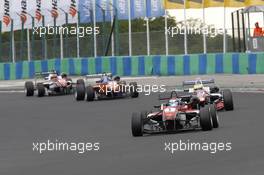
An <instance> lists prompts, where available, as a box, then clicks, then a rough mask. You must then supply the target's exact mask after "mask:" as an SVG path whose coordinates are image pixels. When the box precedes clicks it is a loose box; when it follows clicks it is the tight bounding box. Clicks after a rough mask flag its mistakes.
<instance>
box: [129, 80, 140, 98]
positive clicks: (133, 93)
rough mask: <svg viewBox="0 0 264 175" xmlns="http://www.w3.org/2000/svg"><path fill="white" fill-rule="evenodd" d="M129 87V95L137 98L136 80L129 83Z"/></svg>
mask: <svg viewBox="0 0 264 175" xmlns="http://www.w3.org/2000/svg"><path fill="white" fill-rule="evenodd" d="M129 88H130V96H131V97H132V98H137V97H138V95H139V93H138V91H137V83H136V82H132V83H129Z"/></svg>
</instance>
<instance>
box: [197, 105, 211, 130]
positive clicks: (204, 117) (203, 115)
mask: <svg viewBox="0 0 264 175" xmlns="http://www.w3.org/2000/svg"><path fill="white" fill-rule="evenodd" d="M200 125H201V128H202V130H203V131H209V130H212V129H213V121H212V117H211V115H210V111H209V106H205V107H204V108H201V109H200Z"/></svg>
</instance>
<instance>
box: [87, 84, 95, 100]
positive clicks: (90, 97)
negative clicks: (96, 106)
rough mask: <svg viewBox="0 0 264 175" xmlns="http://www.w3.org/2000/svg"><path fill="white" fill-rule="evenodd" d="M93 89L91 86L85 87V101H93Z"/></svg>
mask: <svg viewBox="0 0 264 175" xmlns="http://www.w3.org/2000/svg"><path fill="white" fill-rule="evenodd" d="M94 97H95V95H94V89H93V87H92V86H87V88H86V100H87V101H94Z"/></svg>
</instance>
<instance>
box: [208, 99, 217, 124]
mask: <svg viewBox="0 0 264 175" xmlns="http://www.w3.org/2000/svg"><path fill="white" fill-rule="evenodd" d="M209 109H210V114H211V117H212V122H213V128H218V127H219V122H218V115H217V111H216V108H215V105H214V104H210V105H209Z"/></svg>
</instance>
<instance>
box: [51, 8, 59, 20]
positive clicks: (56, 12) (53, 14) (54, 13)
mask: <svg viewBox="0 0 264 175" xmlns="http://www.w3.org/2000/svg"><path fill="white" fill-rule="evenodd" d="M51 16H52V17H53V18H58V16H59V13H58V11H57V10H55V9H52V10H51Z"/></svg>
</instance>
